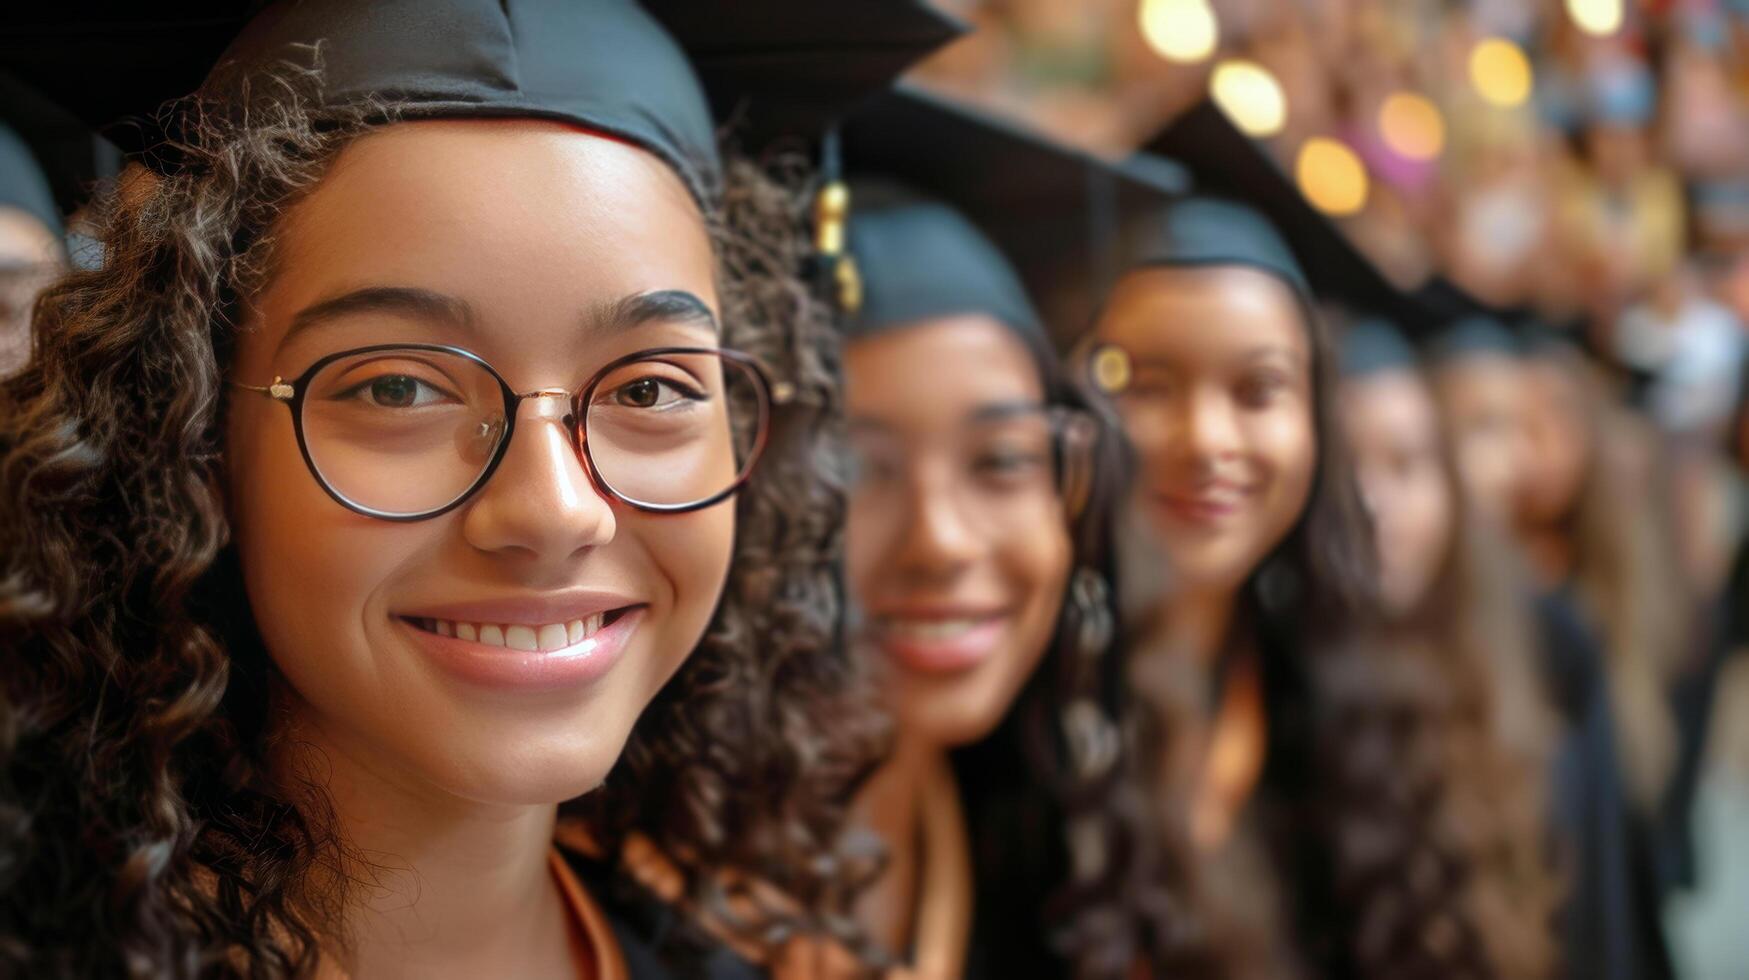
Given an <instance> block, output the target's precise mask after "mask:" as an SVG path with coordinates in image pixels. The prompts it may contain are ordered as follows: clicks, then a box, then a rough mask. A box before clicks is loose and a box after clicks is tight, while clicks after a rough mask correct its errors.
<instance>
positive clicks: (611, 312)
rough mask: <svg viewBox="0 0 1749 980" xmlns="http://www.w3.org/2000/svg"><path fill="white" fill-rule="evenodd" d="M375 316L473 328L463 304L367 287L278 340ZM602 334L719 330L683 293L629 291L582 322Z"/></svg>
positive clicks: (302, 314) (406, 289) (299, 319)
mask: <svg viewBox="0 0 1749 980" xmlns="http://www.w3.org/2000/svg"><path fill="white" fill-rule="evenodd" d="M367 313H379V314H387V315H389V316H397V317H402V318H404V319H409V320H427V321H431V320H435V321H439V322H442V323H446V324H449V325H451V326H456V327H460V328H462V329H464V330H472V329H473V328H474V325H475V322H476V319H477V318H476V317H475V315H474V309H473V307H472V306H469V305H468V303H467V301H466V300H463V299H461V298H459V297H455V296H450V295H447V294H445V293H440V292H436V291H435V290H430V289H421V288H418V287H416V286H366V287H364V288H362V289H354V290H352V291H350V292H346V293H341V294H340V295H339V296H335V297H333V298H332V299H325V300H322V301H320V302H317V303H313V304H311V305H309V306H306V307H304V308H303V309H301V310H299V311H298V312H297V313H295V314H293V315H292V320H291V326H290V327H288V328H287V329H286V332H285V336H284V337H282V338H280V344H281V345H282V346H283V345H284V344H285V343H286V341H288V340H290V339H291V338H292V337H293V336H295V335H297V334H298V333H300V332H302V331H304V330H308V329H309V328H311V327H314V326H318V325H320V324H323V323H329V322H332V321H335V320H340V319H343V318H345V317H349V316H358V315H360V314H367ZM586 322H587V324H588V325H589V326H590V327H592V328H594V329H598V330H603V331H604V332H614V333H617V332H620V331H623V330H630V329H632V328H634V327H639V326H643V325H644V324H646V323H654V322H669V323H694V324H701V325H703V326H707V327H709V328H710V329H711V331H712V332H716V331H717V330H718V326H717V318H716V315H715V314H714V313H712V312H711V309H710V307H709V306H708V305H706V304H705V301H704V300H702V299H700V298H698V297H697V296H696V295H694V294H692V293H690V292H687V291H686V290H684V289H658V290H652V291H650V292H646V293H633V294H632V295H630V296H625V297H622V298H621V299H619V300H616V301H614V302H612V303H609V304H607V305H606V306H604V307H602V308H601V309H599V310H597V311H595V313H594V314H593V315H591V316H589V317H587V318H586Z"/></svg>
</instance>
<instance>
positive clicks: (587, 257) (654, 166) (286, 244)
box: [260, 120, 716, 331]
mask: <svg viewBox="0 0 1749 980" xmlns="http://www.w3.org/2000/svg"><path fill="white" fill-rule="evenodd" d="M713 268H714V266H713V260H712V252H711V246H710V240H709V236H708V235H707V233H706V231H705V225H704V220H703V218H702V216H701V215H700V212H699V210H698V207H697V206H696V204H695V203H694V201H693V199H692V197H691V195H690V194H688V193H687V191H686V189H685V187H684V185H683V184H682V183H681V182H680V179H679V178H678V176H676V175H675V174H674V173H673V172H672V171H671V170H670V169H669V168H668V167H667V166H666V165H665V164H663V163H662V162H661V161H659V160H658V159H657V158H656V157H654V156H652V155H650V154H649V153H646V152H644V151H642V150H639V149H637V148H635V147H633V146H631V145H629V144H626V143H623V142H620V141H618V140H614V139H611V138H607V137H603V136H597V135H594V134H591V133H588V132H585V131H582V130H579V129H577V128H575V127H571V126H567V125H563V124H559V123H548V122H541V121H533V120H467V121H431V122H413V123H400V124H396V125H392V126H387V127H384V128H382V129H380V130H376V131H373V132H371V133H369V134H367V135H365V136H363V137H360V138H359V139H358V140H356V141H355V142H354V143H352V144H351V145H349V146H348V147H347V148H346V149H345V150H343V151H342V152H341V153H340V154H339V156H338V157H337V158H336V159H335V161H334V163H333V165H332V166H331V167H330V168H329V170H328V172H327V173H326V174H325V175H324V176H323V178H322V180H321V181H320V182H319V183H318V184H317V185H316V187H315V188H314V189H313V190H312V191H311V192H310V193H309V194H308V195H307V196H306V197H305V198H304V199H303V200H302V201H300V202H299V203H298V204H297V206H296V207H294V208H293V209H292V210H291V212H290V213H289V214H288V215H287V216H286V218H285V220H284V221H283V222H282V224H281V226H280V228H279V229H278V230H277V240H276V243H275V275H274V278H273V281H272V283H271V285H270V287H269V289H268V290H267V292H266V294H265V295H264V296H263V298H262V301H261V303H260V306H261V308H262V309H263V311H264V312H266V313H267V314H268V316H267V320H268V321H269V322H268V327H269V330H270V331H271V330H272V329H273V327H274V326H275V324H273V322H272V321H273V319H274V317H273V316H272V313H273V312H274V311H275V310H277V311H278V312H281V313H289V312H290V311H295V310H297V309H301V308H303V307H304V306H307V305H309V304H311V303H314V302H319V301H320V300H322V299H325V298H329V297H332V296H334V295H336V294H339V293H342V292H345V291H347V290H351V289H357V288H360V287H364V286H371V285H396V286H410V287H417V288H425V289H430V290H434V291H438V292H443V293H447V294H449V295H453V296H456V297H458V298H460V299H462V300H464V301H466V302H468V303H469V304H470V305H472V306H474V307H475V308H476V309H477V310H479V311H481V312H482V314H483V315H484V318H485V319H486V320H487V321H488V322H490V323H538V322H542V321H545V320H550V319H553V318H554V316H555V314H556V315H560V316H564V317H569V318H574V317H575V314H576V311H577V310H578V309H580V308H586V307H588V306H590V305H593V304H599V303H601V302H604V301H606V302H611V301H612V300H614V299H617V298H619V297H621V296H624V295H627V294H631V293H637V292H645V291H650V290H658V289H670V288H685V289H688V290H690V291H693V292H695V293H697V294H698V295H699V296H700V297H701V298H703V299H704V300H705V301H706V302H707V303H708V304H710V305H711V306H712V307H713V308H715V306H716V297H715V293H714V290H713V288H712V285H713ZM281 319H283V317H282V318H281ZM278 326H279V327H280V328H281V329H283V326H284V324H283V323H280V324H278Z"/></svg>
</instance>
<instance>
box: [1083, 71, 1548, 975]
mask: <svg viewBox="0 0 1749 980" xmlns="http://www.w3.org/2000/svg"><path fill="white" fill-rule="evenodd" d="M1160 144H1169V148H1170V149H1171V152H1173V153H1174V154H1175V155H1176V156H1177V157H1178V158H1179V159H1180V160H1181V161H1183V162H1185V163H1187V164H1189V165H1190V167H1191V168H1192V170H1193V171H1194V172H1195V173H1196V175H1197V177H1198V179H1199V181H1200V182H1201V183H1202V184H1203V185H1205V186H1208V185H1213V186H1214V187H1216V188H1219V189H1220V190H1222V191H1226V192H1230V193H1238V192H1241V191H1242V192H1244V193H1245V195H1246V198H1247V200H1248V201H1249V200H1255V201H1257V202H1258V208H1257V209H1253V208H1251V207H1247V206H1246V205H1245V204H1243V203H1240V202H1239V201H1236V200H1233V199H1228V198H1218V197H1196V198H1191V199H1188V200H1183V201H1180V202H1177V203H1175V204H1173V205H1171V206H1170V207H1168V208H1165V209H1163V210H1160V211H1157V212H1156V213H1154V214H1152V215H1149V216H1148V217H1147V220H1145V221H1144V222H1142V223H1141V224H1139V225H1137V226H1136V227H1135V228H1134V229H1132V230H1133V232H1134V234H1133V235H1132V236H1131V242H1130V247H1131V256H1132V261H1131V263H1130V264H1129V266H1128V270H1127V272H1126V273H1125V274H1124V275H1123V276H1122V278H1121V279H1119V281H1118V282H1117V284H1116V286H1115V287H1114V288H1113V289H1112V290H1111V292H1110V294H1109V295H1108V297H1107V299H1106V303H1105V306H1104V308H1103V310H1102V311H1101V313H1100V315H1099V317H1098V319H1097V322H1096V324H1095V326H1094V330H1093V336H1092V338H1091V341H1090V343H1089V344H1088V345H1087V347H1086V354H1085V356H1086V359H1087V360H1086V366H1087V368H1088V370H1089V371H1090V373H1091V375H1092V377H1093V379H1094V380H1095V381H1096V382H1097V383H1098V384H1099V385H1100V386H1101V387H1102V388H1104V389H1105V390H1106V391H1108V392H1110V393H1111V395H1112V398H1113V401H1114V404H1115V405H1116V407H1117V409H1118V411H1119V414H1120V416H1121V418H1122V421H1123V425H1124V429H1125V431H1126V432H1127V433H1128V435H1129V437H1130V439H1131V441H1132V443H1133V445H1134V447H1135V452H1136V456H1137V464H1136V467H1137V476H1136V481H1135V486H1134V488H1133V492H1132V502H1131V508H1130V512H1129V514H1128V521H1129V523H1128V524H1127V525H1126V530H1125V533H1123V534H1122V535H1121V536H1120V538H1119V540H1120V542H1122V544H1123V548H1122V551H1123V553H1124V556H1123V560H1122V563H1121V564H1120V572H1121V579H1120V580H1121V581H1122V582H1123V583H1124V594H1125V602H1124V612H1125V615H1126V619H1125V621H1126V623H1128V622H1133V623H1135V624H1136V626H1135V629H1134V630H1133V632H1132V633H1131V634H1130V643H1129V646H1128V648H1127V654H1128V663H1127V667H1128V669H1129V676H1130V677H1131V679H1132V683H1133V684H1134V689H1135V691H1136V692H1137V704H1136V705H1134V706H1133V711H1134V713H1133V715H1132V716H1131V717H1133V718H1134V719H1135V720H1136V725H1135V730H1134V737H1135V751H1134V758H1135V762H1136V766H1135V773H1134V775H1135V779H1136V782H1137V785H1138V793H1139V794H1141V795H1144V796H1146V797H1148V798H1149V799H1150V800H1151V805H1152V815H1153V816H1154V817H1155V818H1156V821H1157V825H1158V827H1159V831H1158V832H1159V833H1160V834H1161V835H1162V836H1163V837H1164V838H1166V839H1167V840H1168V841H1179V840H1184V841H1187V842H1188V843H1189V844H1190V845H1191V847H1192V848H1193V849H1194V852H1195V854H1196V855H1197V857H1196V859H1195V860H1194V861H1193V862H1191V863H1190V864H1188V865H1184V866H1178V867H1172V866H1169V865H1168V866H1162V868H1161V869H1160V872H1159V873H1160V875H1161V879H1160V885H1161V887H1162V888H1163V889H1165V890H1166V894H1169V895H1171V896H1173V897H1174V898H1176V899H1177V904H1176V906H1175V907H1174V908H1173V912H1174V915H1172V916H1170V917H1167V918H1168V920H1169V928H1167V929H1165V930H1162V931H1161V933H1160V941H1159V943H1158V946H1157V948H1156V949H1155V950H1154V951H1153V964H1152V965H1153V967H1154V971H1155V972H1154V975H1157V976H1240V977H1272V978H1273V977H1284V976H1287V977H1292V976H1342V977H1401V976H1446V975H1454V974H1458V973H1462V974H1465V975H1475V976H1500V977H1505V976H1534V975H1536V972H1537V968H1538V965H1539V962H1538V960H1539V957H1540V954H1541V950H1542V947H1543V946H1546V937H1541V938H1542V940H1543V941H1542V942H1541V944H1540V945H1538V940H1539V937H1538V936H1537V935H1536V926H1535V924H1534V922H1533V923H1532V924H1530V925H1527V926H1525V928H1524V930H1523V931H1524V932H1526V933H1529V934H1530V938H1529V940H1528V941H1527V942H1528V944H1529V945H1530V947H1531V948H1530V949H1529V951H1528V953H1525V951H1524V949H1523V947H1524V945H1525V944H1524V943H1519V942H1518V940H1519V938H1520V937H1519V936H1518V935H1517V934H1514V935H1512V936H1507V937H1501V936H1497V935H1495V934H1494V933H1493V931H1491V926H1493V925H1495V924H1497V923H1498V921H1499V913H1498V909H1499V907H1500V905H1501V903H1499V902H1491V901H1472V900H1471V884H1472V882H1474V881H1475V880H1476V879H1477V878H1478V877H1479V876H1480V875H1481V874H1482V873H1483V872H1489V873H1491V866H1490V862H1493V861H1495V855H1494V850H1496V848H1495V846H1494V843H1493V842H1491V841H1483V842H1482V843H1479V844H1478V843H1476V842H1475V841H1472V840H1469V839H1467V838H1464V835H1462V834H1456V835H1454V834H1453V833H1452V832H1451V828H1452V827H1453V826H1460V825H1461V826H1466V827H1467V826H1469V825H1470V823H1471V821H1470V820H1469V819H1468V818H1467V817H1466V816H1465V815H1464V814H1463V813H1462V809H1461V808H1462V807H1463V806H1471V805H1475V799H1474V796H1473V795H1470V794H1469V791H1470V790H1471V789H1473V788H1474V785H1473V781H1472V782H1471V783H1465V782H1463V781H1461V780H1458V779H1455V778H1453V777H1452V775H1451V774H1450V766H1449V765H1448V764H1446V761H1445V760H1446V759H1448V758H1449V756H1448V755H1446V753H1448V752H1449V753H1458V752H1460V751H1461V749H1462V746H1463V742H1462V739H1461V738H1460V737H1456V736H1454V734H1453V733H1454V732H1455V733H1457V736H1463V735H1467V734H1468V731H1467V729H1465V728H1464V727H1463V725H1462V724H1457V725H1454V724H1452V723H1451V722H1450V717H1449V716H1450V714H1456V713H1457V712H1455V711H1454V712H1450V713H1447V714H1442V713H1441V712H1442V711H1443V710H1444V709H1443V707H1442V706H1441V705H1440V704H1439V702H1438V700H1437V698H1436V697H1431V696H1430V695H1429V693H1428V688H1429V686H1430V685H1429V678H1432V681H1431V687H1432V689H1433V691H1434V692H1435V693H1437V692H1438V691H1442V690H1447V689H1449V688H1450V686H1451V685H1449V684H1446V683H1445V681H1446V680H1447V677H1446V676H1445V674H1444V670H1445V667H1444V666H1443V665H1434V666H1431V667H1430V666H1429V665H1428V660H1429V658H1426V657H1419V658H1414V659H1411V658H1410V657H1408V656H1407V655H1406V651H1404V650H1403V649H1402V648H1401V647H1399V646H1398V645H1396V644H1395V643H1394V642H1393V638H1392V637H1390V636H1389V635H1388V634H1381V632H1380V630H1379V613H1380V600H1379V597H1378V595H1377V592H1376V588H1377V583H1376V572H1375V567H1376V558H1375V555H1374V551H1373V544H1372V534H1371V529H1370V528H1369V526H1368V521H1367V515H1366V513H1365V511H1364V509H1363V507H1362V502H1361V497H1360V494H1359V492H1358V488H1357V486H1356V481H1355V473H1354V470H1353V464H1352V463H1351V458H1350V456H1349V454H1348V451H1347V447H1346V441H1345V439H1344V434H1343V432H1342V428H1341V425H1340V418H1339V416H1338V413H1337V401H1336V394H1337V393H1336V387H1335V385H1336V380H1337V379H1336V374H1335V365H1334V357H1333V350H1332V347H1331V342H1330V338H1329V335H1328V333H1327V327H1326V325H1325V322H1324V318H1323V316H1322V315H1321V312H1320V310H1319V308H1318V305H1317V300H1318V299H1320V298H1329V299H1336V298H1344V299H1348V298H1352V300H1353V301H1355V302H1359V301H1362V300H1367V301H1373V302H1381V301H1384V297H1385V296H1386V295H1387V294H1389V293H1390V290H1389V288H1388V285H1385V284H1383V280H1382V279H1378V278H1377V276H1376V270H1373V269H1372V268H1371V267H1370V266H1369V265H1367V264H1366V263H1365V261H1364V259H1362V258H1361V257H1360V256H1359V254H1358V253H1356V252H1354V251H1353V249H1352V246H1351V245H1349V244H1348V243H1347V241H1346V240H1345V239H1344V238H1343V237H1342V235H1341V233H1340V232H1339V231H1338V230H1337V229H1336V228H1335V227H1334V226H1333V225H1331V224H1330V223H1329V221H1328V220H1327V219H1325V218H1324V217H1323V216H1322V215H1319V214H1317V213H1316V212H1315V211H1313V210H1312V208H1311V206H1310V205H1309V204H1308V203H1307V202H1306V201H1305V200H1304V199H1303V198H1301V197H1299V195H1298V192H1297V190H1296V189H1295V188H1294V187H1293V185H1292V184H1291V183H1290V182H1288V180H1287V178H1285V176H1283V175H1282V174H1281V173H1280V171H1279V169H1278V168H1276V167H1275V165H1274V164H1273V162H1271V161H1270V160H1269V159H1268V157H1266V156H1265V155H1263V151H1261V150H1260V149H1259V148H1257V147H1256V145H1255V144H1253V143H1251V141H1250V140H1248V139H1247V138H1245V137H1244V136H1242V135H1241V134H1239V133H1238V132H1237V130H1235V129H1234V128H1233V126H1232V124H1231V123H1230V122H1228V121H1227V120H1226V119H1225V118H1224V117H1223V116H1221V115H1220V113H1219V110H1218V109H1215V108H1213V107H1212V106H1209V105H1205V106H1202V107H1199V108H1198V109H1196V110H1193V111H1192V112H1191V113H1190V114H1188V115H1187V116H1186V117H1185V118H1184V119H1183V120H1181V121H1180V122H1179V123H1175V124H1174V127H1173V128H1172V129H1171V130H1169V131H1168V133H1167V134H1165V135H1163V137H1162V138H1161V140H1160V141H1158V142H1157V144H1156V145H1160ZM1313 270H1316V275H1315V277H1314V272H1313ZM1314 290H1316V292H1314ZM1132 617H1133V618H1132ZM1404 675H1407V676H1408V682H1404V681H1403V677H1404ZM1460 721H1461V719H1460ZM1464 724H1467V722H1464ZM1484 795H1485V794H1484ZM1453 821H1457V823H1455V824H1454V823H1453ZM1520 825H1521V826H1523V825H1528V826H1530V827H1531V829H1532V831H1534V830H1535V824H1534V821H1521V824H1520ZM1454 838H1456V839H1454ZM1509 843H1513V844H1519V843H1522V844H1525V845H1526V846H1527V847H1529V848H1530V849H1531V850H1532V851H1534V841H1530V842H1525V841H1522V840H1513V841H1510V842H1509ZM1168 853H1174V852H1173V851H1168ZM1509 870H1510V869H1509ZM1531 871H1532V872H1533V873H1534V871H1535V869H1531ZM1485 897H1486V896H1485ZM1532 897H1533V898H1538V897H1540V894H1539V893H1535V892H1533V893H1532ZM1528 907H1529V908H1530V915H1529V917H1528V918H1534V916H1535V915H1536V914H1537V912H1539V911H1546V907H1545V906H1538V905H1536V904H1534V902H1532V903H1531V904H1530V905H1529V906H1528ZM1526 963H1529V964H1531V965H1530V966H1529V967H1527V968H1525V969H1520V967H1521V966H1523V965H1524V964H1526Z"/></svg>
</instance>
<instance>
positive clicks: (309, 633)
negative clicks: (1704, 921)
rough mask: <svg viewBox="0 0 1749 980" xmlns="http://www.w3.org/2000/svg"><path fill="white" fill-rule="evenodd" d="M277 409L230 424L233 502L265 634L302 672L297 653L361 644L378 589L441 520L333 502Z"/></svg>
mask: <svg viewBox="0 0 1749 980" xmlns="http://www.w3.org/2000/svg"><path fill="white" fill-rule="evenodd" d="M262 408H265V409H267V410H268V411H267V414H266V416H265V417H263V412H262V411H261V409H262ZM273 413H282V414H283V410H282V409H278V408H277V406H271V405H264V406H261V407H260V408H252V409H251V410H250V411H249V412H247V413H244V414H245V418H244V419H241V420H238V422H236V423H235V424H233V426H232V429H231V432H230V437H229V440H228V454H229V459H230V466H229V475H230V480H231V486H230V506H231V515H232V519H233V531H234V534H235V538H236V543H237V549H238V553H239V557H240V558H241V560H242V565H243V571H244V577H245V580H246V583H247V588H248V594H249V603H250V607H251V609H252V610H253V611H254V613H255V618H256V622H257V625H258V626H259V628H260V631H261V634H262V639H263V640H264V641H265V642H266V645H267V648H268V650H270V651H272V653H273V655H274V658H275V660H276V661H280V662H281V664H280V666H281V668H282V669H283V670H285V672H286V674H287V675H288V676H289V677H294V678H295V677H297V676H299V675H300V674H302V673H303V672H302V671H300V670H299V669H298V664H297V663H295V661H299V660H303V659H309V658H312V657H314V658H318V659H321V660H323V661H324V662H327V663H332V658H333V657H335V656H337V655H341V651H352V652H358V653H361V652H362V650H363V649H364V647H365V646H366V639H365V635H364V624H365V622H366V617H367V613H366V610H367V608H368V606H369V603H370V599H371V597H372V595H373V594H375V593H376V592H377V591H378V589H379V587H380V586H381V585H382V583H383V582H384V581H386V580H387V579H388V578H389V577H390V576H391V575H392V573H393V571H394V569H395V568H397V567H398V566H400V565H401V564H402V563H404V562H405V561H406V560H407V559H408V558H409V556H410V555H411V554H412V553H413V552H415V551H417V550H418V548H419V547H420V546H421V542H422V541H424V540H425V539H426V538H428V537H430V536H431V535H432V534H433V533H435V528H434V527H431V526H425V525H419V524H414V525H393V524H388V523H385V522H381V521H373V520H370V519H369V518H365V517H361V516H359V515H357V514H353V513H352V512H351V511H348V510H346V509H345V508H343V507H341V506H340V505H339V504H337V503H335V502H334V501H333V500H332V499H331V498H330V497H329V496H328V495H327V494H326V493H324V492H323V491H322V489H321V488H320V487H319V486H317V485H316V483H315V480H314V479H313V478H312V477H311V476H310V473H309V470H308V469H307V468H306V467H305V466H304V462H303V457H302V456H301V455H300V454H299V452H298V449H297V443H296V439H295V437H294V436H293V434H292V432H291V424H290V420H289V415H287V417H286V418H284V419H281V418H277V417H276V416H275V414H273ZM251 423H253V424H251ZM427 523H428V524H431V525H435V524H437V523H440V522H427Z"/></svg>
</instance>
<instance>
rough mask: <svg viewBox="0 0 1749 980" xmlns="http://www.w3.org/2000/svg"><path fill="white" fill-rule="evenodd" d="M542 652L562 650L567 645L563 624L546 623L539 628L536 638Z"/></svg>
mask: <svg viewBox="0 0 1749 980" xmlns="http://www.w3.org/2000/svg"><path fill="white" fill-rule="evenodd" d="M537 642H538V643H539V644H540V648H541V649H542V650H562V649H564V648H565V646H566V645H567V641H566V639H565V626H564V624H563V623H548V624H547V625H545V626H542V627H541V628H540V636H539V637H538V638H537Z"/></svg>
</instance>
